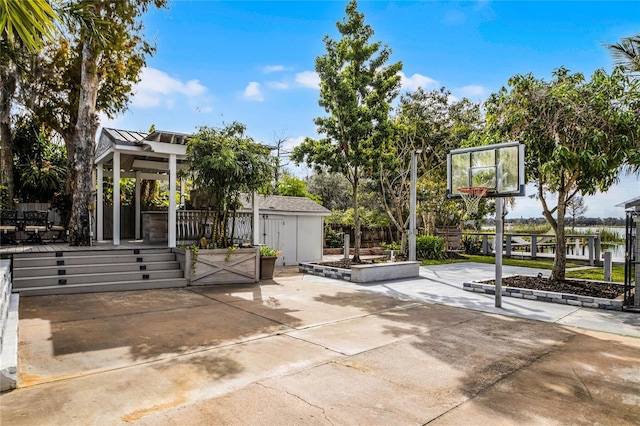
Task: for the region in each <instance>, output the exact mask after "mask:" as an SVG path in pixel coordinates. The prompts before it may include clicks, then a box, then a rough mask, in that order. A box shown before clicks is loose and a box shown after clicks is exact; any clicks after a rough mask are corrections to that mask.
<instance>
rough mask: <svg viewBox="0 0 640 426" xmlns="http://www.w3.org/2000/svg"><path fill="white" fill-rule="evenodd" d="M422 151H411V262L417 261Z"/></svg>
mask: <svg viewBox="0 0 640 426" xmlns="http://www.w3.org/2000/svg"><path fill="white" fill-rule="evenodd" d="M421 152H422V150H415V151H411V186H410V188H409V260H410V261H415V260H416V204H417V201H416V199H417V195H416V192H417V191H416V184H417V183H416V181H417V180H418V177H417V175H418V154H420V153H421Z"/></svg>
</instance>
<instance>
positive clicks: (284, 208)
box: [243, 195, 331, 216]
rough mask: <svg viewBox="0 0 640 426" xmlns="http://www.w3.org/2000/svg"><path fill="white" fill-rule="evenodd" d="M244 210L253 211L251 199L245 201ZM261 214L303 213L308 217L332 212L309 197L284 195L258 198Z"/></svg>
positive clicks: (326, 214)
mask: <svg viewBox="0 0 640 426" xmlns="http://www.w3.org/2000/svg"><path fill="white" fill-rule="evenodd" d="M243 207H244V209H251V198H249V199H248V200H243ZM258 208H259V209H260V214H265V213H268V212H273V213H302V214H308V215H320V216H328V215H330V214H331V211H330V210H329V209H327V208H326V207H323V206H321V205H320V204H318V203H316V202H315V201H313V200H311V199H309V198H307V197H288V196H284V195H269V196H262V195H261V196H259V197H258Z"/></svg>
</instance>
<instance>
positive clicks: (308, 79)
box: [296, 71, 320, 89]
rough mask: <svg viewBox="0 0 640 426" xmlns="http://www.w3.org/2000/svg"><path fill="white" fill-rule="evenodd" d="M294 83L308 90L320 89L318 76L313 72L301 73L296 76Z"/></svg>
mask: <svg viewBox="0 0 640 426" xmlns="http://www.w3.org/2000/svg"><path fill="white" fill-rule="evenodd" d="M296 83H298V84H299V85H301V86H303V87H308V88H310V89H319V88H320V76H319V75H318V73H317V72H315V71H303V72H299V73H298V74H296Z"/></svg>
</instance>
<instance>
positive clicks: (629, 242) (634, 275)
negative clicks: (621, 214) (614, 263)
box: [622, 211, 640, 312]
mask: <svg viewBox="0 0 640 426" xmlns="http://www.w3.org/2000/svg"><path fill="white" fill-rule="evenodd" d="M638 228H640V213H639V212H636V211H627V218H626V226H625V235H626V238H625V240H626V245H625V251H624V301H623V303H622V310H624V311H631V312H640V300H639V299H640V279H639V277H638V275H640V274H639V273H638V272H640V271H638V263H640V259H639V258H640V240H638ZM634 293H635V294H634ZM634 299H635V301H634Z"/></svg>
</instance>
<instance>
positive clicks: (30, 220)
mask: <svg viewBox="0 0 640 426" xmlns="http://www.w3.org/2000/svg"><path fill="white" fill-rule="evenodd" d="M48 218H49V212H46V211H28V212H24V218H23V223H24V232H25V233H26V234H27V235H28V236H29V238H27V239H26V240H25V243H37V244H42V243H43V241H42V234H44V233H45V232H47V229H48V222H47V221H48Z"/></svg>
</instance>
